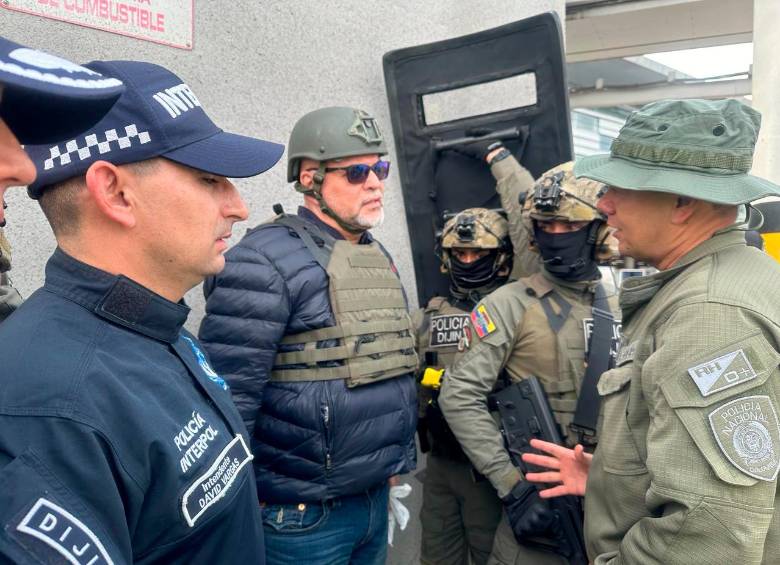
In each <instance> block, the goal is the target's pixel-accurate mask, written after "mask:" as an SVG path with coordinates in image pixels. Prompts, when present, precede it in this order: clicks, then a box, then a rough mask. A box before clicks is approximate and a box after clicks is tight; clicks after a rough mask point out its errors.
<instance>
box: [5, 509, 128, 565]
mask: <svg viewBox="0 0 780 565" xmlns="http://www.w3.org/2000/svg"><path fill="white" fill-rule="evenodd" d="M16 529H17V530H18V531H19V532H21V533H23V534H27V535H29V536H32V537H34V538H36V539H38V540H40V541H42V542H43V543H45V544H46V545H47V546H48V547H49V548H51V549H50V550H48V551H51V550H54V551H56V552H57V553H59V554H60V555H61V556H62V557H64V558H65V560H67V561H68V562H69V563H73V564H75V565H87V564H88V565H112V564H113V561H112V560H111V558H110V557H109V555H108V552H107V551H106V548H105V547H103V544H102V543H100V540H99V539H98V537H97V536H96V535H95V533H94V532H93V531H92V530H90V529H89V527H88V526H87V525H86V524H84V522H82V521H81V520H79V519H78V518H76V517H75V516H74V515H73V514H71V513H70V512H68V511H67V510H65V509H64V508H62V507H61V506H59V505H57V504H55V503H53V502H52V501H50V500H47V499H45V498H39V499H38V500H37V502H36V503H35V504H33V507H32V508H30V511H29V512H27V514H25V516H24V518H22V520H21V521H20V522H19V524H18V525H17V526H16ZM20 539H21V538H20ZM52 561H54V559H52Z"/></svg>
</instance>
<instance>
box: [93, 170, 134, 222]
mask: <svg viewBox="0 0 780 565" xmlns="http://www.w3.org/2000/svg"><path fill="white" fill-rule="evenodd" d="M129 180H130V173H129V172H128V171H126V170H124V169H121V168H120V167H117V166H116V165H114V164H112V163H109V162H108V161H96V162H94V163H92V165H90V167H89V169H87V173H86V184H87V191H88V192H89V195H90V198H91V199H92V201H93V203H94V204H95V206H96V208H97V209H98V210H99V211H100V213H101V214H102V215H103V216H104V217H105V218H106V219H108V220H109V221H112V222H115V223H118V224H121V225H122V226H124V227H127V228H132V227H134V226H135V224H136V216H135V212H136V206H135V194H134V193H133V190H132V186H131V185H132V183H130V182H129Z"/></svg>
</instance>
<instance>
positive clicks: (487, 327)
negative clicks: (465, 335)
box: [471, 304, 496, 337]
mask: <svg viewBox="0 0 780 565" xmlns="http://www.w3.org/2000/svg"><path fill="white" fill-rule="evenodd" d="M471 323H472V325H473V326H474V330H475V331H476V332H477V335H478V336H479V337H485V336H486V335H488V334H491V333H493V332H494V331H496V325H495V324H494V323H493V320H492V319H491V318H490V314H488V311H487V308H485V305H484V304H479V305H478V306H477V307H476V308H474V309H473V310H472V311H471Z"/></svg>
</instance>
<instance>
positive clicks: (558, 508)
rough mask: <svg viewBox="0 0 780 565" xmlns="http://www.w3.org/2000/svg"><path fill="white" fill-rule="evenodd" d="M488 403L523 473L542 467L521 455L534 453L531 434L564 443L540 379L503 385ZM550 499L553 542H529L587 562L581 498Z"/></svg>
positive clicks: (579, 563) (577, 561)
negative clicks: (531, 463)
mask: <svg viewBox="0 0 780 565" xmlns="http://www.w3.org/2000/svg"><path fill="white" fill-rule="evenodd" d="M489 405H490V409H491V410H494V411H498V413H499V416H500V418H501V433H502V435H503V436H504V443H505V444H506V447H507V451H509V456H510V457H511V458H512V463H514V464H515V466H516V467H517V468H518V469H520V471H522V473H523V475H525V474H526V473H528V472H535V471H545V470H546V469H541V468H538V467H536V466H534V465H529V464H527V463H526V462H524V461H523V459H522V454H523V453H536V451H535V450H534V449H533V448H531V440H532V439H534V438H536V439H541V440H544V441H549V442H551V443H557V444H558V445H564V443H563V439H562V437H561V433H560V431H559V430H558V425H557V423H556V422H555V418H554V417H553V414H552V410H551V409H550V404H549V402H548V401H547V395H546V394H545V392H544V389H543V388H542V385H541V384H540V383H539V379H537V378H536V377H530V378H528V379H524V380H522V381H520V382H515V383H512V384H510V385H508V386H506V387H505V388H503V389H502V390H500V391H498V392H496V393H494V394H491V395H490V398H489ZM549 502H550V506H551V507H552V509H553V512H554V513H555V527H554V529H555V543H550V540H546V539H539V540H533V539H531V540H528V544H529V545H533V546H537V547H540V548H542V549H546V550H548V551H554V552H555V553H559V554H561V555H563V556H564V557H566V558H567V559H568V560H569V563H571V564H572V565H586V564H587V563H588V557H587V554H586V552H585V541H584V536H583V531H582V505H581V503H580V499H579V498H578V497H576V496H560V497H557V498H551V499H549Z"/></svg>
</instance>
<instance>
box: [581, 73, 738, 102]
mask: <svg viewBox="0 0 780 565" xmlns="http://www.w3.org/2000/svg"><path fill="white" fill-rule="evenodd" d="M751 92H752V84H751V79H749V78H744V79H736V80H721V81H713V82H703V83H694V84H685V83H680V84H675V83H674V82H671V83H668V84H663V85H655V86H650V87H636V88H620V89H614V90H609V89H603V90H598V89H595V88H594V89H588V90H579V91H575V92H571V93H570V94H569V104H570V105H571V107H572V108H609V107H612V106H623V105H630V106H642V105H644V104H647V103H649V102H655V101H657V100H663V99H664V98H735V97H738V96H745V95H748V94H750V93H751Z"/></svg>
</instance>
